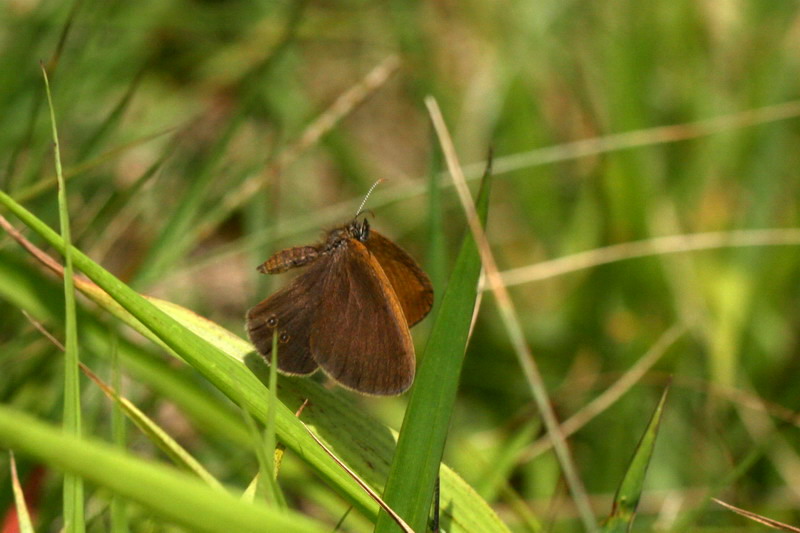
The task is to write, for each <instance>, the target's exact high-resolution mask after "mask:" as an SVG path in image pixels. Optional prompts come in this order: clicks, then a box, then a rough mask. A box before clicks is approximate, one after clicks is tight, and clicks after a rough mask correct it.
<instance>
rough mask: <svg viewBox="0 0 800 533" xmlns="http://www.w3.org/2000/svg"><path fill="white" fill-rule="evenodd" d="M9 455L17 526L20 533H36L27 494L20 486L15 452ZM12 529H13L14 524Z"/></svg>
mask: <svg viewBox="0 0 800 533" xmlns="http://www.w3.org/2000/svg"><path fill="white" fill-rule="evenodd" d="M8 455H9V459H8V463H9V466H10V467H11V485H12V488H13V491H14V504H15V505H16V509H17V526H18V527H19V533H34V531H33V523H32V522H31V515H30V513H29V512H28V505H27V504H26V503H25V494H24V493H23V492H22V487H21V486H20V484H19V477H17V462H16V461H15V460H14V452H9V454H8ZM11 527H12V528H13V524H12V525H11Z"/></svg>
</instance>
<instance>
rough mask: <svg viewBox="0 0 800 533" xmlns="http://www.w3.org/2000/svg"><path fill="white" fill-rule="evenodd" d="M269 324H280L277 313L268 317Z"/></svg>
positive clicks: (272, 325) (270, 325) (273, 325)
mask: <svg viewBox="0 0 800 533" xmlns="http://www.w3.org/2000/svg"><path fill="white" fill-rule="evenodd" d="M267 325H268V326H269V327H271V328H274V327H275V326H277V325H278V319H277V318H275V315H273V316H271V317H269V318H268V319H267Z"/></svg>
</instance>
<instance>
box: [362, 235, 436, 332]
mask: <svg viewBox="0 0 800 533" xmlns="http://www.w3.org/2000/svg"><path fill="white" fill-rule="evenodd" d="M365 244H366V247H367V249H368V250H369V251H370V253H372V254H373V255H374V256H375V258H376V259H377V260H378V263H380V265H381V267H382V268H383V272H384V273H385V274H386V277H387V278H388V279H389V282H390V283H391V285H392V288H393V289H394V292H395V294H396V295H397V299H398V300H399V301H400V305H401V306H402V308H403V313H404V314H405V316H406V321H407V322H408V327H411V326H413V325H414V324H416V323H417V322H419V321H420V320H422V319H423V318H425V315H427V314H428V312H429V311H430V310H431V307H432V306H433V287H432V286H431V280H430V279H429V278H428V275H427V274H425V272H423V271H422V269H421V268H420V267H419V265H417V262H416V261H414V259H413V258H412V257H411V256H410V255H408V254H407V253H406V251H405V250H403V249H402V248H400V247H399V246H397V245H396V244H395V243H393V242H392V241H390V240H389V239H387V238H386V237H384V236H383V235H381V234H380V233H378V232H377V231H375V230H370V233H369V238H368V239H367V241H366V243H365Z"/></svg>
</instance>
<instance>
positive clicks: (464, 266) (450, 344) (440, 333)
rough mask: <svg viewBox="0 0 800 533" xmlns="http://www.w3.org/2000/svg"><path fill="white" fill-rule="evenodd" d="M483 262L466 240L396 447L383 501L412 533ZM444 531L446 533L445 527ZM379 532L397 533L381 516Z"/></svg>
mask: <svg viewBox="0 0 800 533" xmlns="http://www.w3.org/2000/svg"><path fill="white" fill-rule="evenodd" d="M490 183H491V176H490V175H488V174H487V175H486V176H485V177H484V180H483V183H482V185H481V190H480V193H479V195H478V201H477V210H478V213H479V216H480V217H481V222H482V223H483V224H485V223H486V217H487V213H488V206H489V189H490ZM480 271H481V260H480V256H479V254H478V249H477V246H476V245H475V241H474V239H473V238H472V235H471V234H467V235H466V236H465V237H464V242H463V244H462V246H461V251H460V253H459V256H458V259H457V261H456V265H455V268H454V269H453V272H452V274H451V275H450V281H449V282H448V285H447V291H446V292H445V294H444V296H443V297H442V301H441V304H440V306H439V313H438V314H437V315H436V321H435V322H434V325H433V329H432V330H431V335H430V338H429V339H428V344H427V346H426V347H425V353H424V355H423V357H422V361H421V363H420V367H419V370H418V372H417V377H416V380H415V383H414V387H413V388H412V390H411V397H410V398H409V402H408V408H407V410H406V415H405V418H404V420H403V428H402V430H401V431H400V438H399V440H398V442H397V450H396V451H395V455H394V459H393V461H392V468H391V471H390V473H389V479H388V480H387V482H386V488H385V491H384V495H383V497H384V500H385V501H386V503H387V504H388V505H389V506H390V507H391V508H392V509H394V510H395V511H396V512H397V513H398V514H400V516H402V517H403V518H404V519H405V521H406V522H408V524H409V525H410V526H411V527H412V528H413V529H414V531H424V530H425V527H426V524H427V520H428V514H429V510H430V505H431V499H432V497H433V488H434V483H435V481H436V477H437V476H438V475H439V465H440V462H441V459H442V453H443V450H444V444H445V441H446V439H447V432H448V429H449V426H450V417H451V414H452V411H453V405H454V404H455V398H456V391H457V389H458V381H459V376H460V375H461V365H462V362H463V360H464V354H465V351H466V346H467V337H468V334H469V326H470V322H471V320H472V312H473V307H474V305H475V299H476V296H477V289H478V277H479V275H480ZM444 528H445V529H447V530H449V529H450V527H449V526H448V525H447V524H445V525H444ZM375 531H377V532H381V533H383V532H388V531H399V529H398V526H397V524H396V523H395V522H394V521H393V520H391V518H390V517H389V516H388V515H387V514H385V513H381V514H380V516H379V517H378V523H377V526H376V528H375Z"/></svg>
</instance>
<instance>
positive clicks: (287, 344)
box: [247, 265, 321, 375]
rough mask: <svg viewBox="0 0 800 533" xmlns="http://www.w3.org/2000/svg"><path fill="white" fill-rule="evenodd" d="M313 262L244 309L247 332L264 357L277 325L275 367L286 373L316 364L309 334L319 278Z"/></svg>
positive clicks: (306, 371) (296, 372) (299, 372)
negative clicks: (301, 272)
mask: <svg viewBox="0 0 800 533" xmlns="http://www.w3.org/2000/svg"><path fill="white" fill-rule="evenodd" d="M315 267H316V265H314V266H312V267H311V269H310V270H309V271H307V272H305V273H304V274H302V275H301V276H299V277H297V278H296V279H295V280H294V281H292V282H291V283H290V284H289V285H288V286H287V287H285V288H283V289H281V290H279V291H278V292H276V293H275V294H273V295H272V296H270V297H269V298H267V299H266V300H264V301H262V302H261V303H259V304H258V305H256V306H255V307H253V308H252V309H250V311H248V313H247V333H248V335H249V336H250V340H251V341H252V343H253V344H254V345H255V347H256V349H257V350H258V352H259V353H261V355H263V356H264V357H265V358H266V359H267V361H269V359H270V354H271V353H272V336H273V331H274V330H275V327H277V328H278V369H279V370H280V371H281V372H283V373H286V374H294V375H307V374H312V373H314V372H315V371H316V370H317V368H318V365H317V363H316V362H315V361H314V359H313V358H312V357H311V350H310V347H309V337H310V334H311V322H312V319H313V316H314V310H315V307H316V304H317V303H318V301H319V295H318V294H315V292H317V293H318V292H319V290H320V288H321V279H320V276H319V273H315V272H314V269H315Z"/></svg>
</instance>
